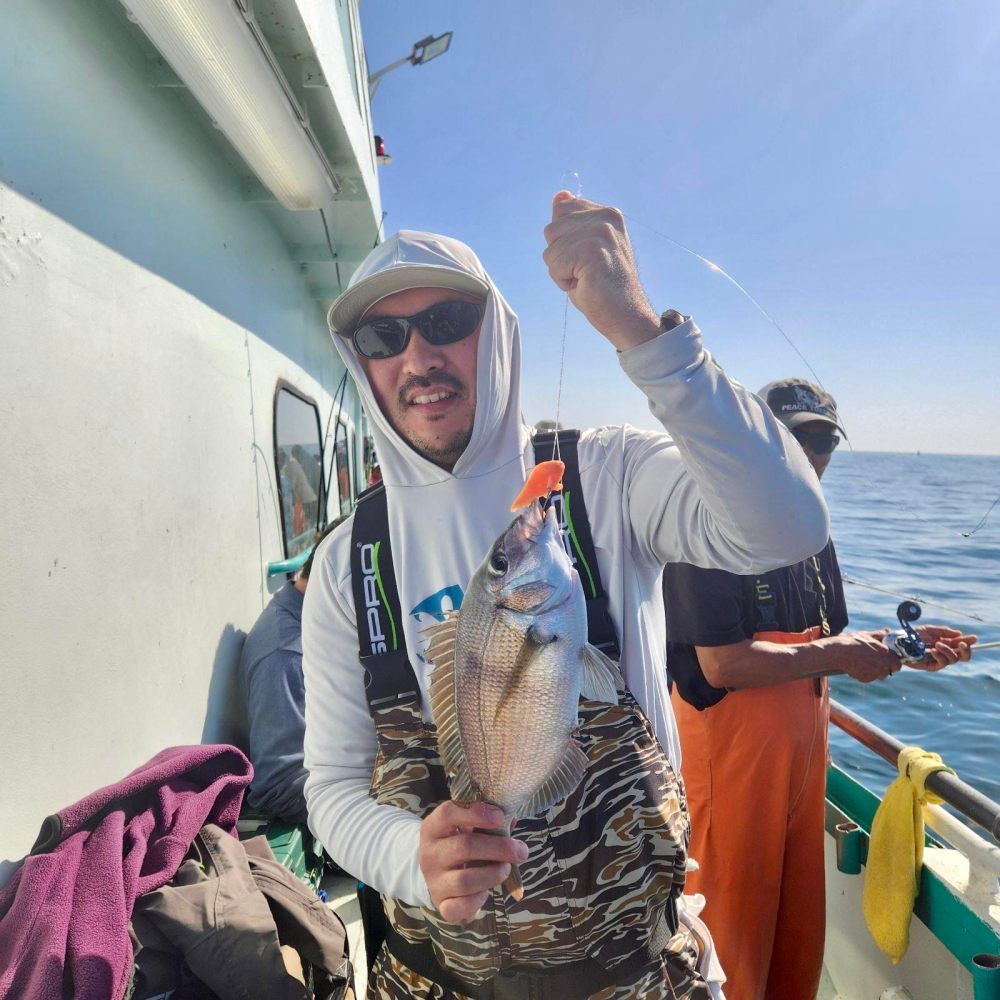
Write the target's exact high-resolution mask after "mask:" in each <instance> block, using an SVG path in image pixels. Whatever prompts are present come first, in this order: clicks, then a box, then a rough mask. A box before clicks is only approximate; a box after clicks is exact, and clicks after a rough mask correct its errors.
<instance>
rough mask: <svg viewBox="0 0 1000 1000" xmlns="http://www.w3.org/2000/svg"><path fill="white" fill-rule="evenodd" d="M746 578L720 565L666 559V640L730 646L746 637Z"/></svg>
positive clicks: (664, 575) (664, 577) (664, 578)
mask: <svg viewBox="0 0 1000 1000" xmlns="http://www.w3.org/2000/svg"><path fill="white" fill-rule="evenodd" d="M746 579H747V578H746V577H742V576H737V575H736V574H734V573H727V572H726V571H725V570H721V569H703V568H701V567H700V566H691V565H689V564H687V563H668V564H667V565H666V566H665V567H664V570H663V605H664V609H665V617H666V625H667V640H668V641H669V642H671V643H682V644H685V645H689V646H729V645H731V644H732V643H734V642H742V641H743V640H744V639H746V638H748V636H747V633H746V629H745V628H744V614H745V608H746V601H745V596H744V595H745V593H746Z"/></svg>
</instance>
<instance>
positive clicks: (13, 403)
mask: <svg viewBox="0 0 1000 1000" xmlns="http://www.w3.org/2000/svg"><path fill="white" fill-rule="evenodd" d="M134 32H135V29H134V26H132V25H129V24H128V23H127V21H126V19H125V18H124V16H123V14H122V10H121V7H120V5H119V4H117V2H115V3H106V2H102V0H95V2H93V3H86V4H84V3H66V2H65V0H33V2H32V3H25V4H13V5H9V6H8V8H7V9H6V10H5V31H4V33H3V36H2V40H0V316H2V317H3V334H2V336H3V364H2V365H0V407H2V411H3V427H4V434H3V441H4V448H3V470H4V475H3V479H2V486H0V489H2V503H0V544H2V547H3V552H4V557H5V565H6V568H7V571H6V573H5V574H4V576H3V580H2V582H0V609H2V611H0V684H2V688H0V692H2V701H3V705H4V724H3V739H2V748H3V758H2V762H0V806H2V811H3V816H4V822H3V825H2V828H0V859H2V858H9V859H14V858H18V857H20V856H22V855H23V854H25V853H26V852H27V851H28V849H29V848H30V846H31V844H32V842H33V840H34V838H35V835H36V834H37V832H38V828H39V826H40V824H41V821H42V819H43V817H44V816H46V815H47V814H49V813H52V812H54V811H56V810H58V809H60V808H62V807H64V806H66V805H69V804H70V803H72V802H74V801H76V800H77V799H79V798H80V797H82V796H83V795H85V794H87V793H88V792H90V791H91V790H93V789H95V788H98V787H100V786H101V785H104V784H106V783H108V782H111V781H114V780H117V779H118V778H119V777H121V776H123V775H124V774H125V773H127V772H128V771H130V770H131V769H133V768H134V767H136V766H138V765H139V764H141V763H142V762H143V761H145V760H146V759H148V758H149V757H150V756H152V755H153V754H155V753H156V752H157V751H159V750H161V749H162V748H164V747H166V746H171V745H176V744H184V743H198V742H201V741H219V740H224V741H237V742H238V741H239V740H240V738H241V732H240V730H241V726H240V718H241V713H240V711H239V710H238V707H237V706H238V699H237V698H236V684H235V681H236V678H235V668H236V664H237V661H238V656H239V651H240V646H241V642H242V639H243V636H244V634H245V633H246V631H247V630H248V629H249V628H250V627H251V626H252V625H253V623H254V621H255V620H256V618H257V616H258V615H259V614H260V611H261V609H262V608H263V607H264V606H265V604H266V603H267V602H268V600H269V599H270V597H271V594H272V593H273V592H274V591H275V590H276V589H278V588H279V587H280V586H282V585H283V584H284V582H285V580H286V577H284V576H279V577H268V575H267V571H266V566H267V563H269V562H272V561H276V560H281V559H283V558H284V557H285V556H286V555H287V554H288V553H287V552H286V548H285V544H284V538H283V528H282V500H281V496H280V493H279V482H278V480H279V474H278V470H277V469H276V463H275V427H274V421H275V400H276V394H277V393H278V390H279V387H280V386H281V385H285V386H287V387H290V388H292V389H294V391H295V392H296V393H298V394H300V395H301V396H304V397H307V398H308V399H309V400H312V401H314V402H315V405H316V408H317V410H318V413H319V414H320V419H321V422H322V425H323V431H324V432H325V431H326V428H327V421H328V419H329V417H330V414H331V408H332V405H333V403H334V393H335V392H336V389H337V387H338V383H339V382H340V378H341V374H342V371H343V369H342V366H341V364H340V362H339V359H338V358H337V356H336V353H335V351H334V350H333V349H332V345H331V342H330V337H329V333H328V331H327V328H326V323H325V316H324V303H322V302H320V301H318V300H317V299H316V298H315V297H314V294H313V292H312V291H311V289H310V285H309V275H308V274H307V273H304V271H303V268H302V265H301V264H300V263H298V262H296V260H294V259H293V257H294V254H293V253H292V252H291V250H290V248H289V245H288V241H287V239H286V238H285V237H284V236H283V235H282V233H281V232H280V228H279V227H278V226H276V224H275V212H276V210H277V209H278V206H275V205H274V204H273V203H272V204H268V203H264V202H255V201H250V200H247V198H246V191H247V186H246V176H245V173H246V172H245V171H244V170H242V169H239V165H238V164H237V165H236V166H234V160H233V157H232V156H231V155H229V154H227V152H226V151H225V149H224V148H223V147H224V143H223V141H222V140H221V139H220V137H219V136H218V134H213V130H212V129H211V126H210V125H209V124H207V123H206V122H205V121H204V119H203V116H199V115H198V114H196V113H194V111H193V110H192V105H191V101H190V97H189V95H186V94H182V93H180V92H178V91H177V90H170V89H163V88H157V87H154V86H152V85H151V84H150V76H149V65H148V59H147V55H146V53H144V51H143V50H142V48H141V47H140V46H139V45H137V44H136V40H135V33H134ZM350 99H351V100H352V101H354V100H355V97H354V96H353V95H351V98H350ZM367 211H368V214H369V215H372V216H373V217H374V216H375V215H378V214H380V213H379V207H378V205H377V204H375V205H368V207H367ZM313 214H315V213H313ZM316 225H317V226H318V225H319V221H318V219H317V220H316ZM372 232H374V228H373V229H372ZM340 235H341V234H339V233H338V232H337V231H336V228H335V229H334V231H333V232H332V233H331V236H332V238H333V239H334V240H337V239H338V237H339V236H340ZM365 238H368V237H367V236H366V237H365ZM348 276H349V269H347V268H345V273H343V280H344V281H345V282H346V280H347V278H348ZM342 416H343V426H344V429H345V430H346V431H348V432H349V433H350V435H351V436H350V446H351V448H352V449H353V455H352V456H351V466H352V468H351V471H350V473H349V477H350V478H349V482H350V488H351V491H352V492H356V491H357V489H359V488H361V487H363V485H364V484H363V482H361V480H362V478H363V460H364V456H363V444H362V441H361V436H360V429H361V426H362V416H361V411H360V406H359V403H358V399H357V396H356V394H355V392H354V391H353V386H350V385H349V386H348V390H347V392H346V394H345V397H344V405H343V409H342ZM332 445H333V435H332V434H331V435H330V437H329V439H328V441H327V447H326V459H327V466H328V476H329V477H330V478H331V479H332V481H333V483H334V484H336V483H337V481H338V476H337V475H336V474H335V473H331V472H330V469H329V466H330V463H331V460H332V451H333V448H332ZM333 492H334V494H335V498H334V499H333V500H332V501H331V509H330V516H331V517H333V516H335V515H336V514H337V513H339V509H335V508H338V504H337V500H336V488H335V487H334V490H333ZM286 507H288V508H289V509H290V507H291V504H288V503H286ZM286 513H287V511H286Z"/></svg>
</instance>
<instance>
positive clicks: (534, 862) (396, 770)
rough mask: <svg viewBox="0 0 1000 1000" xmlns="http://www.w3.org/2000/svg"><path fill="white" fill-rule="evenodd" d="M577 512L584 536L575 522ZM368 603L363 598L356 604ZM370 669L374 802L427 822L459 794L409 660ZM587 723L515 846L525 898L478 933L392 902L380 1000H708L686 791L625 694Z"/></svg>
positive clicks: (392, 594)
mask: <svg viewBox="0 0 1000 1000" xmlns="http://www.w3.org/2000/svg"><path fill="white" fill-rule="evenodd" d="M564 441H565V438H563V440H562V441H561V450H562V455H563V459H564V461H566V463H567V471H568V472H570V471H573V472H575V471H576V470H575V462H573V463H572V464H573V466H574V468H573V470H570V469H569V466H570V464H571V461H570V459H575V447H574V448H573V449H572V452H573V453H572V455H571V456H570V457H569V459H568V457H567V445H566V444H565V443H563V442H564ZM571 444H572V445H575V438H574V439H573V440H572V442H571ZM577 479H578V475H577ZM564 482H565V479H564ZM577 496H581V494H580V493H577ZM379 506H381V508H382V512H383V514H382V515H381V521H382V523H383V524H386V523H387V522H386V520H385V518H384V510H385V494H384V492H381V491H376V492H373V493H372V494H371V495H370V496H369V497H367V498H366V499H365V500H364V501H362V503H361V504H359V508H358V511H357V512H356V513H355V539H356V540H358V539H360V538H362V537H364V538H370V537H372V531H373V525H376V519H378V518H379V517H380V514H379V512H378V507H379ZM359 515H362V522H363V525H362V526H359V521H358V519H359ZM575 517H576V519H577V522H578V523H577V527H578V529H579V520H580V512H579V511H576V512H575ZM376 528H377V525H376ZM364 532H367V534H363V533H364ZM581 534H582V532H581ZM587 535H588V536H589V530H588V531H587ZM381 541H382V544H383V545H384V550H383V555H382V558H381V560H380V561H381V564H382V567H383V570H382V573H381V580H382V582H383V584H385V585H386V587H385V590H386V595H385V596H386V598H387V603H390V604H393V605H395V606H396V607H398V604H399V601H398V595H397V594H396V589H395V580H394V579H392V578H391V577H392V576H393V574H392V573H391V572H388V573H387V572H386V567H388V568H389V569H390V571H391V566H392V561H391V552H390V551H388V548H389V544H388V542H389V540H388V530H387V528H386V529H385V530H384V531H383V532H382V539H381ZM585 541H586V543H588V544H589V545H590V546H591V547H592V544H593V543H592V541H590V539H589V537H587V538H586V539H585ZM352 548H353V549H355V550H356V551H357V550H359V548H360V546H359V545H355V546H352ZM592 562H593V565H595V566H596V559H595V560H592ZM357 577H358V574H357V573H355V578H356V579H357ZM600 595H601V596H602V597H603V590H601V591H600ZM362 596H363V595H361V594H360V593H359V592H358V591H357V589H356V594H355V600H356V603H358V600H359V598H360V597H362ZM604 601H605V604H604V607H605V608H606V598H604ZM589 604H590V602H588V605H589ZM363 610H364V609H363V606H362V611H363ZM591 610H592V609H591V608H590V607H589V606H588V612H590V611H591ZM359 617H360V615H359ZM590 617H591V622H592V627H591V641H592V642H595V645H598V644H600V643H599V642H596V641H595V639H596V638H598V637H596V636H595V634H594V633H595V628H594V626H593V621H594V617H595V616H593V615H590ZM604 617H605V618H606V619H607V620H608V624H610V619H609V618H608V616H607V615H606V613H605V614H604ZM396 620H399V619H398V618H397V619H396ZM612 629H613V626H612ZM599 630H600V629H597V631H599ZM611 641H612V642H613V643H615V644H616V639H615V638H614V637H613V634H612V639H611ZM400 645H402V644H400ZM605 645H606V644H605ZM362 662H363V663H364V665H365V668H366V670H367V671H368V678H367V679H368V688H367V694H368V701H369V709H370V711H371V715H372V719H373V721H374V723H375V729H376V733H377V739H378V750H377V756H376V762H375V769H374V773H373V775H372V783H371V795H372V797H373V798H374V799H375V800H376V801H377V802H379V803H380V804H383V805H393V806H396V807H397V808H400V809H406V810H407V811H408V812H412V813H414V814H415V815H417V816H421V817H423V816H426V815H427V814H428V813H430V812H431V811H432V810H433V809H434V808H435V807H436V806H437V805H439V804H440V803H441V802H443V801H445V800H446V799H448V798H450V793H449V790H448V783H447V779H446V776H445V772H444V768H443V766H442V764H441V760H440V757H439V755H438V751H437V740H436V735H435V730H434V727H433V726H432V725H430V724H428V723H425V722H424V720H423V718H422V715H421V711H420V695H419V690H418V686H417V683H416V678H415V676H414V675H413V670H412V667H411V666H410V663H409V659H408V657H407V655H406V650H405V648H397V649H395V650H387V651H386V652H385V653H383V654H381V655H377V656H363V657H362ZM580 722H581V726H580V732H579V735H578V739H579V742H580V745H581V746H582V748H583V749H584V751H585V752H586V754H587V756H588V758H589V766H588V769H587V773H586V775H585V777H584V779H583V781H582V782H581V783H580V786H579V787H578V788H577V789H576V790H575V791H574V792H573V793H572V794H571V795H570V796H569V797H568V798H566V799H565V800H564V801H563V802H560V803H558V804H557V805H555V806H553V807H552V808H551V809H550V810H549V811H548V812H547V813H544V814H542V815H539V816H533V817H528V818H521V819H518V821H517V827H516V836H517V837H518V839H520V840H523V841H524V842H525V843H527V845H528V849H529V853H528V858H527V860H526V861H524V862H522V863H521V864H520V866H519V867H520V871H521V879H522V882H523V884H524V898H523V899H522V900H521V901H520V902H515V901H514V900H513V899H510V898H508V897H507V896H506V895H505V894H504V893H502V892H501V891H500V890H499V889H495V890H494V891H493V892H492V894H491V895H490V897H489V898H488V899H487V901H486V903H485V905H484V906H483V908H482V909H481V910H480V912H479V913H478V914H477V916H476V917H475V918H474V919H473V921H472V922H471V923H468V924H454V923H449V922H448V921H445V920H443V919H442V918H441V916H440V914H438V912H437V911H436V910H433V909H424V908H422V907H418V906H411V905H409V904H406V903H403V902H401V901H399V900H394V899H390V898H387V897H383V905H384V906H385V910H386V914H387V917H388V920H389V924H390V926H391V928H392V930H391V931H390V934H389V939H388V941H387V943H386V946H384V947H383V948H382V950H381V952H380V953H379V956H378V958H377V960H376V963H375V966H374V968H373V970H372V973H371V976H370V977H369V985H368V997H369V998H370V1000H373V998H376V997H377V998H391V1000H397V998H398V1000H404V998H413V997H415V998H435V1000H463V998H465V997H473V998H479V997H483V998H487V1000H514V998H525V1000H529V998H530V1000H586V998H589V1000H639V998H649V1000H653V998H659V997H663V998H668V1000H707V998H708V997H709V993H708V989H707V987H706V986H705V984H704V981H703V980H702V978H701V977H700V975H699V974H698V973H697V971H696V968H695V966H696V963H697V959H698V948H697V944H696V942H695V939H694V938H693V936H692V935H691V933H690V932H689V931H688V930H687V929H686V928H685V927H684V926H683V925H680V927H678V922H677V916H676V897H677V896H678V895H679V894H680V892H681V890H682V888H683V885H684V871H685V864H686V860H687V843H688V837H689V827H688V816H687V805H686V802H685V800H684V793H683V788H682V786H681V783H680V781H679V779H678V777H677V776H676V775H675V774H674V771H673V769H672V767H671V766H670V764H669V762H668V761H667V759H666V757H665V755H664V754H663V751H662V750H661V748H660V745H659V743H658V742H657V740H656V737H655V735H654V734H653V731H652V727H651V726H650V724H649V722H648V720H647V719H646V717H645V716H644V715H643V713H642V711H641V709H640V708H639V706H638V705H637V704H636V702H635V700H634V699H633V698H632V695H631V694H630V693H629V692H628V691H625V692H624V693H623V694H622V695H621V696H620V697H619V702H618V704H617V705H608V704H604V703H599V702H590V701H584V700H581V702H580ZM414 959H419V961H415V960H414ZM408 963H409V964H408ZM415 966H420V968H419V969H417V968H415ZM616 967H617V968H616Z"/></svg>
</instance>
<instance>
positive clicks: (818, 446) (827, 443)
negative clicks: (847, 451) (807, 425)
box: [792, 431, 840, 455]
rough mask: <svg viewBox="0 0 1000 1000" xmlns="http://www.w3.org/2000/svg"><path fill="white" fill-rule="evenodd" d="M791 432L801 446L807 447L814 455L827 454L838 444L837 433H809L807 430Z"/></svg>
mask: <svg viewBox="0 0 1000 1000" xmlns="http://www.w3.org/2000/svg"><path fill="white" fill-rule="evenodd" d="M792 434H793V435H794V437H795V440H796V441H798V442H799V444H800V445H802V447H803V448H808V449H809V450H810V451H811V452H812V453H813V454H814V455H829V454H830V453H831V452H832V451H833V449H834V448H836V447H837V445H838V444H840V437H839V435H837V434H828V433H821V434H811V433H810V432H809V431H792Z"/></svg>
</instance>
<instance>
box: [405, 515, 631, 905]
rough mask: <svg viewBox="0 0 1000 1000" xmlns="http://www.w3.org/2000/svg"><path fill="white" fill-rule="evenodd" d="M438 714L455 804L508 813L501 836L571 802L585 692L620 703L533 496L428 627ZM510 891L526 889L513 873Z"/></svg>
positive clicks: (554, 530) (550, 524)
mask: <svg viewBox="0 0 1000 1000" xmlns="http://www.w3.org/2000/svg"><path fill="white" fill-rule="evenodd" d="M424 631H425V633H427V634H428V635H429V640H428V645H427V649H426V651H425V658H426V659H427V660H429V661H431V663H432V664H433V671H432V674H431V682H430V703H431V716H432V719H433V722H434V725H435V726H436V729H437V738H438V749H439V752H440V755H441V759H442V762H443V764H444V767H445V771H446V773H447V775H448V781H449V787H450V791H451V796H452V799H453V800H454V801H456V802H460V803H472V802H478V801H483V802H488V803H490V804H492V805H495V806H498V807H499V808H500V809H502V810H503V813H504V820H505V823H504V826H503V828H502V829H501V830H498V831H497V832H498V833H499V834H502V835H504V836H510V831H511V826H512V824H513V822H514V821H515V820H516V819H518V818H522V817H528V816H535V815H537V814H538V813H541V812H544V811H545V810H547V809H549V808H550V807H552V806H553V805H555V804H556V803H558V802H560V801H562V800H563V799H565V798H566V797H567V796H568V795H569V794H570V793H571V792H572V791H573V790H574V789H575V788H576V787H577V785H579V783H580V781H581V780H582V779H583V776H584V774H585V772H586V769H587V755H586V753H585V752H584V750H583V748H582V747H581V745H580V743H579V741H578V740H577V738H576V735H575V734H576V730H577V728H578V726H579V720H578V715H579V711H578V710H579V700H580V697H581V695H582V696H583V697H585V698H587V699H590V700H594V701H603V702H608V703H611V704H615V703H617V701H618V692H619V691H620V690H622V689H623V688H624V684H623V682H622V679H621V674H620V673H619V670H618V665H617V664H616V663H615V662H614V660H612V659H610V658H609V657H608V656H606V655H605V654H604V653H602V652H601V651H600V650H599V649H597V648H596V647H594V646H591V645H590V644H589V643H588V642H587V608H586V600H585V598H584V594H583V587H582V585H581V583H580V577H579V575H578V574H577V572H576V570H575V569H574V567H573V564H572V562H571V561H570V559H569V556H568V555H567V553H566V549H565V548H564V546H563V541H562V537H561V532H560V529H559V523H558V520H557V518H556V513H555V509H554V507H552V506H549V507H548V509H547V510H545V509H544V508H543V506H542V504H541V503H539V502H538V501H537V500H533V501H532V502H531V503H530V504H529V505H528V506H526V507H525V508H524V509H522V510H521V511H520V512H519V513H518V515H517V517H515V518H514V520H513V521H512V522H511V524H510V525H509V526H508V527H507V528H506V529H505V530H504V532H503V533H502V534H501V535H500V536H499V538H497V539H496V541H495V542H494V543H493V545H492V546H491V548H490V550H489V552H488V553H487V555H486V558H485V559H484V560H483V562H482V564H481V565H480V566H479V568H478V569H477V570H476V572H475V573H474V574H473V577H472V580H471V582H470V583H469V587H468V589H467V591H466V594H465V596H464V598H463V600H462V605H461V608H460V609H459V610H458V611H457V612H451V613H450V614H449V615H448V616H447V617H446V619H445V620H444V621H443V622H440V623H436V624H434V625H432V626H431V627H430V628H428V629H425V630H424ZM502 888H503V889H504V891H506V892H507V893H508V894H509V895H510V896H512V897H513V898H514V899H518V900H519V899H521V898H523V894H524V889H523V885H522V882H521V876H520V872H519V870H518V867H517V865H513V866H512V867H511V872H510V874H509V875H508V876H507V878H506V879H505V880H504V882H503V885H502Z"/></svg>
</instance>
